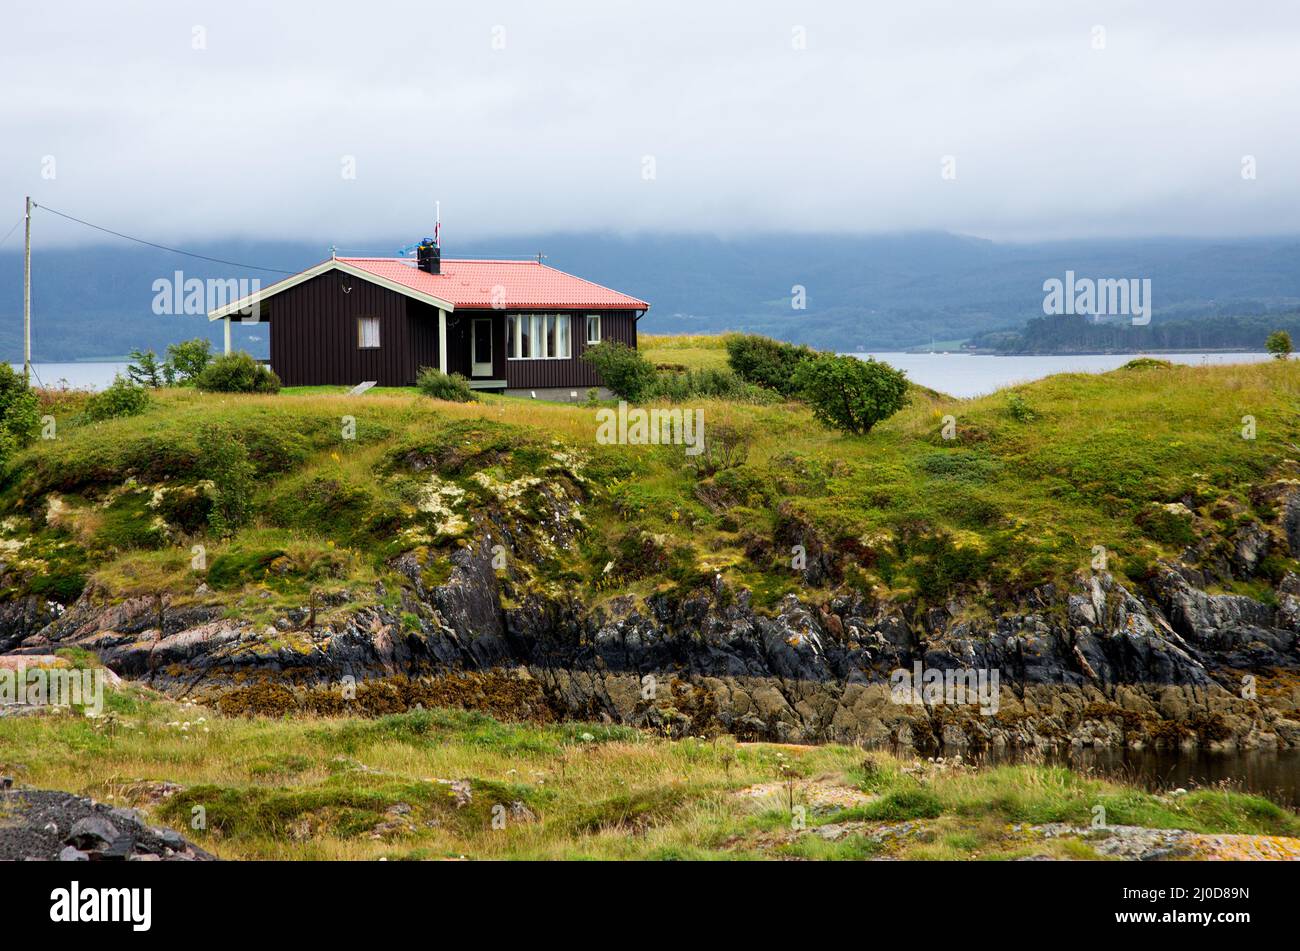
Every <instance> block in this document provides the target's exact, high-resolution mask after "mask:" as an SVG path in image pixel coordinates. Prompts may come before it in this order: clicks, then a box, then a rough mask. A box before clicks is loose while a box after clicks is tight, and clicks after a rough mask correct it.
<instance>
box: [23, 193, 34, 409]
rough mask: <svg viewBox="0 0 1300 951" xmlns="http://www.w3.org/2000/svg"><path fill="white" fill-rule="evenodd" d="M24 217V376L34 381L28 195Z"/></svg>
mask: <svg viewBox="0 0 1300 951" xmlns="http://www.w3.org/2000/svg"><path fill="white" fill-rule="evenodd" d="M23 218H24V219H25V222H24V223H25V225H26V233H27V234H26V241H25V242H24V244H23V376H24V378H26V380H27V383H28V385H30V384H31V382H32V199H31V196H30V195H29V196H27V204H26V205H25V206H24V211H23Z"/></svg>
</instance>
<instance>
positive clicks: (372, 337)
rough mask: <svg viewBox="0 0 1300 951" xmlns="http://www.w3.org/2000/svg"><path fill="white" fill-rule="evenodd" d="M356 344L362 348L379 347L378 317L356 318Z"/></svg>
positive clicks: (371, 348) (372, 348)
mask: <svg viewBox="0 0 1300 951" xmlns="http://www.w3.org/2000/svg"><path fill="white" fill-rule="evenodd" d="M357 346H358V347H360V348H361V349H362V350H376V349H378V348H379V318H378V317H358V318H357Z"/></svg>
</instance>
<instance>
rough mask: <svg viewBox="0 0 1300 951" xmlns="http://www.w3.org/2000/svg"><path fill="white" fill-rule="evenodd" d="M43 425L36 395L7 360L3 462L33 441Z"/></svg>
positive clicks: (0, 420)
mask: <svg viewBox="0 0 1300 951" xmlns="http://www.w3.org/2000/svg"><path fill="white" fill-rule="evenodd" d="M40 428H41V410H40V402H39V401H38V400H37V398H36V394H35V393H33V392H32V391H31V388H30V387H29V386H28V385H27V380H26V378H25V377H23V376H22V375H21V374H19V373H17V372H15V370H14V368H13V367H11V366H10V365H9V364H8V363H0V463H3V462H5V461H6V460H7V459H8V458H9V457H10V455H12V454H13V453H14V452H15V451H16V450H18V449H21V448H22V447H23V446H26V445H27V444H28V443H30V442H31V441H32V440H34V439H35V438H36V435H37V433H39V432H40Z"/></svg>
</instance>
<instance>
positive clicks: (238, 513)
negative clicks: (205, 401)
mask: <svg viewBox="0 0 1300 951" xmlns="http://www.w3.org/2000/svg"><path fill="white" fill-rule="evenodd" d="M198 444H199V469H200V471H201V472H202V473H203V474H204V475H205V476H207V477H208V478H209V479H211V480H212V487H213V499H212V508H211V509H210V510H209V512H208V524H209V525H211V526H212V530H213V531H214V532H216V533H217V534H218V535H220V536H221V537H223V538H224V537H226V536H228V535H233V534H234V533H235V531H236V530H237V529H238V528H239V527H240V526H241V525H243V524H244V523H245V522H247V521H248V519H249V516H250V515H251V514H252V511H253V490H254V488H255V487H256V478H257V470H256V469H255V468H254V467H253V463H252V461H251V460H250V459H249V458H248V447H247V446H245V445H244V440H243V438H242V437H241V436H240V435H239V433H238V432H236V431H235V430H234V429H232V428H230V427H226V426H219V425H215V424H211V423H209V424H207V425H204V426H202V427H200V428H199V431H198Z"/></svg>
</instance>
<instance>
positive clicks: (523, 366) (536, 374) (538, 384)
mask: <svg viewBox="0 0 1300 951" xmlns="http://www.w3.org/2000/svg"><path fill="white" fill-rule="evenodd" d="M457 313H460V312H459V311H457ZM507 313H510V314H524V313H534V312H530V311H523V310H512V311H507ZM535 313H545V314H554V313H567V314H569V315H570V321H569V324H570V332H571V333H572V334H573V356H572V357H570V358H569V359H567V360H507V361H506V365H505V371H504V372H505V380H506V384H507V385H508V386H509V387H510V388H511V389H536V388H544V387H564V386H600V385H602V380H601V379H600V375H599V374H597V373H596V371H595V370H594V369H592V367H591V364H589V363H588V362H587V361H586V360H583V359H582V354H583V351H584V350H586V349H587V315H588V314H600V333H601V340H603V341H607V342H610V343H613V342H618V343H625V344H627V345H628V346H629V347H633V348H635V347H636V312H635V311H629V310H603V311H598V310H581V311H579V310H573V311H555V310H540V311H535ZM501 327H502V341H501V348H502V350H503V351H504V349H505V339H504V335H505V320H504V316H503V318H502V322H501Z"/></svg>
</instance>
